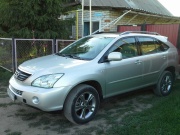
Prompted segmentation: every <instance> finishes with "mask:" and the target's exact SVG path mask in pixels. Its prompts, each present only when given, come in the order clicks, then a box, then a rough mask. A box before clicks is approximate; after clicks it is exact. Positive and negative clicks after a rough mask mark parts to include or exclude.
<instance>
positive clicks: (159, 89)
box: [154, 71, 174, 96]
mask: <svg viewBox="0 0 180 135" xmlns="http://www.w3.org/2000/svg"><path fill="white" fill-rule="evenodd" d="M173 80H174V79H173V75H172V73H171V72H169V71H164V72H163V73H162V75H161V76H160V78H159V80H158V83H157V85H156V87H155V88H154V93H155V94H156V95H158V96H167V95H169V94H170V93H171V90H172V85H173Z"/></svg>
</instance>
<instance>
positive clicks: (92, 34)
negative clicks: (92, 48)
mask: <svg viewBox="0 0 180 135" xmlns="http://www.w3.org/2000/svg"><path fill="white" fill-rule="evenodd" d="M102 33H119V34H120V32H116V31H107V32H106V31H100V32H96V33H93V34H102ZM93 34H92V35H93Z"/></svg>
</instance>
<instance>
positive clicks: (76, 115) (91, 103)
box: [64, 84, 100, 124]
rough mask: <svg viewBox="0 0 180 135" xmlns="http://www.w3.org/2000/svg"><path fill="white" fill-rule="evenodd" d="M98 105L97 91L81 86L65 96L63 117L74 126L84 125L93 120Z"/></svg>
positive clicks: (88, 86)
mask: <svg viewBox="0 0 180 135" xmlns="http://www.w3.org/2000/svg"><path fill="white" fill-rule="evenodd" d="M99 104H100V100H99V94H98V92H97V90H96V89H95V88H94V87H92V86H90V85H86V84H81V85H78V86H77V87H75V88H74V89H73V90H72V91H71V92H70V93H69V95H68V96H67V99H66V101H65V104H64V115H65V117H66V118H67V119H68V120H69V121H71V122H73V123H75V124H85V123H87V122H89V121H91V120H92V119H93V118H94V116H95V114H96V112H97V110H98V108H99Z"/></svg>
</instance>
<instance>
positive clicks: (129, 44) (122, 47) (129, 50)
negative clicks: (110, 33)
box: [110, 37, 137, 59]
mask: <svg viewBox="0 0 180 135" xmlns="http://www.w3.org/2000/svg"><path fill="white" fill-rule="evenodd" d="M110 52H121V53H122V56H123V59H125V58H131V57H134V56H137V47H136V42H135V38H133V37H130V38H123V39H120V40H118V41H117V42H116V43H115V44H114V45H113V47H112V48H111V49H110Z"/></svg>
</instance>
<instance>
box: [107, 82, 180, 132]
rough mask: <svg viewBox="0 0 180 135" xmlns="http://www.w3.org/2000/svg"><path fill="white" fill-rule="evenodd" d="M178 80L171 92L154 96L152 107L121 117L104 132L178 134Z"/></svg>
mask: <svg viewBox="0 0 180 135" xmlns="http://www.w3.org/2000/svg"><path fill="white" fill-rule="evenodd" d="M179 87H180V80H177V81H176V83H175V86H174V87H173V91H172V93H171V94H170V95H169V96H167V97H156V96H154V98H153V100H152V104H153V107H152V108H150V109H146V110H144V111H143V112H141V113H133V114H130V115H128V116H126V117H125V118H123V119H122V121H121V122H119V123H118V124H117V123H116V124H113V123H112V124H113V126H112V127H111V128H110V129H109V130H108V131H107V132H106V134H107V135H109V134H121V135H131V134H133V135H139V134H146V135H152V134H154V135H156V134H160V135H163V134H166V135H178V134H179V133H180V128H179V123H180V115H179V114H180V104H179V103H180V98H179V96H180V90H178V89H179Z"/></svg>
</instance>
